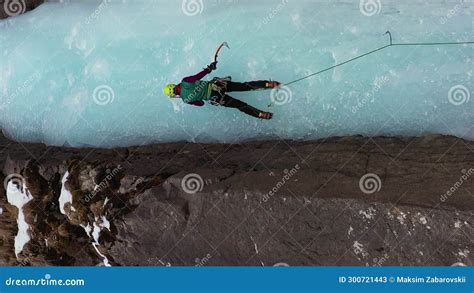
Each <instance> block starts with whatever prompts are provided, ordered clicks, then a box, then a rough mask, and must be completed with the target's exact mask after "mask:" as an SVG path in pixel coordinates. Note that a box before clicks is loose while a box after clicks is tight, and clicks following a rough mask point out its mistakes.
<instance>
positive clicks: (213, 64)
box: [207, 61, 217, 72]
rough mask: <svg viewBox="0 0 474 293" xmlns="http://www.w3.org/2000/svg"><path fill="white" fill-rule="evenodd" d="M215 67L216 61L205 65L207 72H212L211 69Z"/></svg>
mask: <svg viewBox="0 0 474 293" xmlns="http://www.w3.org/2000/svg"><path fill="white" fill-rule="evenodd" d="M216 69H217V61H214V62H212V63H211V64H209V65H208V66H207V70H208V71H209V72H212V71H214V70H216Z"/></svg>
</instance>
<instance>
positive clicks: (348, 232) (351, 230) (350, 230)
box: [347, 226, 354, 238]
mask: <svg viewBox="0 0 474 293" xmlns="http://www.w3.org/2000/svg"><path fill="white" fill-rule="evenodd" d="M353 231H354V228H352V226H349V231H347V238H349V237H350V236H351V234H352V232H353Z"/></svg>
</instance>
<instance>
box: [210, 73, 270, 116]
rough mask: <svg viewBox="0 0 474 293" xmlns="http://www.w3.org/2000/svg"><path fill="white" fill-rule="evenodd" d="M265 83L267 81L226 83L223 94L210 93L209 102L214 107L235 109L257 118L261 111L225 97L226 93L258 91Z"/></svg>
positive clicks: (227, 96) (264, 86)
mask: <svg viewBox="0 0 474 293" xmlns="http://www.w3.org/2000/svg"><path fill="white" fill-rule="evenodd" d="M267 82H268V81H266V80H261V81H249V82H232V81H228V82H227V85H226V90H225V91H224V92H223V93H221V92H218V91H213V92H212V94H211V101H212V102H214V104H215V105H218V106H224V107H228V108H236V109H239V110H240V111H242V112H244V113H245V114H247V115H250V116H253V117H257V118H259V114H260V113H261V112H262V111H261V110H259V109H257V108H254V107H252V106H250V105H248V104H247V103H244V102H242V101H240V100H237V99H236V98H233V97H231V96H229V95H227V94H226V92H247V91H253V90H258V89H264V88H266V84H267Z"/></svg>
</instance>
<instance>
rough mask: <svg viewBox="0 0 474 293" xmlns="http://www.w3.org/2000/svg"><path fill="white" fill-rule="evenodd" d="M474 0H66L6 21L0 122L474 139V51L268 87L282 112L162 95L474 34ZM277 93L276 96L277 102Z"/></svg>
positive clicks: (25, 131)
mask: <svg viewBox="0 0 474 293" xmlns="http://www.w3.org/2000/svg"><path fill="white" fill-rule="evenodd" d="M473 11H474V3H473V2H472V1H457V0H456V1H432V0H429V1H413V0H403V1H388V0H385V1H384V0H380V1H378V0H362V1H329V0H328V1H309V0H306V1H304V0H278V1H277V0H275V1H250V0H249V1H246V0H213V1H211V0H209V1H206V0H204V1H199V0H194V1H192V0H188V1H186V0H184V1H165V0H159V1H156V0H155V1H153V0H150V1H145V0H142V1H60V2H56V3H52V2H51V3H46V4H44V5H42V6H40V7H39V8H38V9H36V10H34V11H32V12H30V13H27V14H24V15H21V16H18V17H13V18H10V19H7V20H3V21H0V53H1V59H0V62H1V63H0V73H1V76H0V78H1V79H0V95H1V96H0V127H1V128H2V129H3V130H4V131H5V132H6V133H7V134H8V135H9V136H11V137H13V138H15V139H18V140H23V141H44V142H46V143H48V144H54V145H63V144H65V143H67V144H69V145H73V146H82V145H92V146H106V147H112V146H118V145H121V146H125V145H131V144H143V143H150V142H167V141H176V140H187V141H197V142H207V141H219V142H237V141H242V140H248V139H263V138H275V137H276V138H290V139H291V138H293V139H312V138H322V137H328V136H336V135H337V136H341V135H355V134H362V135H368V136H375V135H423V134H427V133H440V134H451V135H456V136H459V137H464V138H467V139H474V128H473V125H474V123H473V121H474V101H472V99H471V94H472V90H473V89H474V85H473V81H472V75H473V68H474V66H473V65H474V61H473V53H474V46H472V45H465V46H440V47H436V46H435V47H416V46H413V47H391V48H388V49H386V50H383V51H380V52H377V53H374V54H372V55H370V56H368V57H366V58H362V59H359V60H357V61H354V62H351V63H349V64H346V65H344V66H341V67H338V68H336V69H334V70H330V71H328V72H325V73H324V74H321V75H318V76H316V77H313V78H310V79H307V80H304V81H301V82H299V83H296V84H292V85H291V86H289V88H285V89H283V90H282V91H280V92H279V93H278V95H276V96H275V95H274V97H276V102H274V103H273V105H272V106H271V107H268V105H269V104H271V101H272V95H271V92H270V91H262V92H253V93H236V94H233V95H234V96H235V97H236V98H239V99H242V100H244V101H246V102H247V103H249V104H252V105H254V106H256V107H258V108H261V109H262V110H268V111H272V112H274V113H275V117H274V119H273V120H272V121H260V120H257V119H254V118H252V117H248V116H245V115H244V114H243V113H240V112H239V111H237V110H234V109H226V108H221V107H215V106H211V105H207V106H205V107H201V108H200V107H195V106H190V105H185V104H183V103H182V102H179V101H171V100H170V99H169V98H167V97H166V96H164V95H163V93H162V87H163V86H164V85H165V84H166V83H167V82H179V81H180V80H181V78H182V77H184V76H187V75H190V74H194V73H196V72H197V71H199V70H200V69H201V68H202V67H204V66H206V65H207V64H208V63H209V62H210V61H211V60H212V57H213V54H214V50H215V48H216V47H217V45H218V44H219V43H220V42H222V41H227V42H228V43H229V45H230V46H231V49H230V50H224V51H222V53H221V58H220V62H219V68H218V70H217V71H216V72H214V73H213V74H212V76H209V78H211V77H213V76H227V75H231V76H232V77H233V79H234V80H235V81H247V80H254V79H267V78H271V79H275V80H279V81H282V82H289V81H291V80H294V79H296V78H299V77H302V76H305V75H307V74H309V73H312V72H315V71H318V70H320V69H324V68H326V67H329V66H332V65H334V64H336V63H338V62H343V61H345V60H347V59H350V58H352V57H355V56H357V55H359V54H362V53H365V52H367V51H370V50H373V49H375V48H377V47H380V46H383V45H385V44H387V42H388V38H387V36H383V33H385V31H387V30H391V32H392V34H393V37H394V40H395V41H396V42H444V41H467V40H472V39H474V28H473V22H472V18H473ZM274 100H275V99H274Z"/></svg>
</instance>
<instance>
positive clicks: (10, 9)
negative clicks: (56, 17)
mask: <svg viewBox="0 0 474 293" xmlns="http://www.w3.org/2000/svg"><path fill="white" fill-rule="evenodd" d="M43 2H44V0H0V19H4V18H8V17H14V16H18V15H20V14H23V13H25V12H28V11H30V10H32V9H35V8H36V7H38V6H39V5H40V4H42V3H43Z"/></svg>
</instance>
